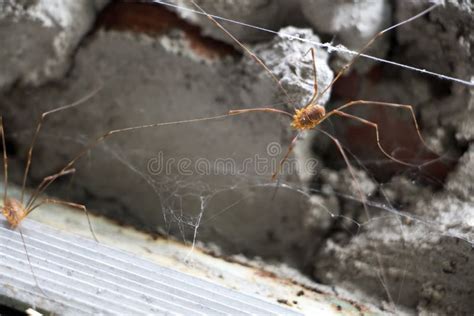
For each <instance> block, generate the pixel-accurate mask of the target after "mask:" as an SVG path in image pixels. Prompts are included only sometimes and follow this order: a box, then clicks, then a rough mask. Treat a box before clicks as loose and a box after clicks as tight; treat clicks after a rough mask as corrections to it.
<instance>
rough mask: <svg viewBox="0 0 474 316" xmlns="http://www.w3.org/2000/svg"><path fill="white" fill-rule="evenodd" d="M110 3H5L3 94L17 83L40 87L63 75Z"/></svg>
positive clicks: (0, 29) (0, 14) (0, 55)
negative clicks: (83, 40) (80, 44)
mask: <svg viewBox="0 0 474 316" xmlns="http://www.w3.org/2000/svg"><path fill="white" fill-rule="evenodd" d="M107 2H108V0H96V1H87V0H81V1H70V2H69V1H48V0H42V1H2V2H1V3H0V23H1V24H0V37H1V38H2V49H1V51H0V59H1V60H2V61H4V62H2V66H1V68H0V91H1V90H3V89H7V88H8V87H9V86H11V85H12V84H13V83H16V82H20V83H28V84H33V85H40V84H41V83H44V82H45V81H47V80H50V79H55V78H59V77H61V76H63V75H64V74H65V72H66V71H67V70H68V68H69V64H70V62H71V57H72V54H73V52H74V50H75V49H76V47H77V45H78V44H79V42H80V40H81V39H82V38H83V36H84V35H85V33H86V32H87V31H89V30H90V28H91V27H92V25H93V23H94V21H95V16H96V14H97V12H98V11H99V10H101V9H102V8H103V7H104V5H105V4H106V3H107ZM6 61H7V62H6Z"/></svg>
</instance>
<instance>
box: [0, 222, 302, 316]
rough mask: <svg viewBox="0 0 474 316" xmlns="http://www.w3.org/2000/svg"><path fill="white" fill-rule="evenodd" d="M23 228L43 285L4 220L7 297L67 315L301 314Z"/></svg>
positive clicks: (2, 291) (0, 236) (1, 250)
mask: <svg viewBox="0 0 474 316" xmlns="http://www.w3.org/2000/svg"><path fill="white" fill-rule="evenodd" d="M22 232H23V234H24V238H25V242H26V247H27V249H28V253H29V256H30V260H31V264H32V265H31V266H32V268H33V270H34V272H35V275H36V277H37V279H38V283H39V285H40V287H41V290H42V291H41V290H39V289H38V288H37V287H36V286H35V281H34V279H33V276H32V273H31V270H30V265H29V263H28V260H27V257H26V255H25V249H24V246H23V242H22V239H21V236H20V234H19V233H18V231H14V230H11V229H10V228H9V227H8V225H7V223H6V222H5V221H4V220H3V219H1V220H0V256H1V257H0V284H2V287H1V288H0V295H1V296H2V300H3V301H4V302H5V301H8V302H9V303H11V302H13V301H14V300H15V301H18V302H22V303H24V304H26V305H29V306H32V307H33V308H36V309H39V310H44V311H51V312H55V313H60V314H63V315H72V314H74V315H77V314H92V313H93V314H105V315H113V314H122V315H123V314H134V315H138V314H193V315H198V314H203V315H210V314H212V315H220V314H222V315H224V314H239V315H245V314H265V315H282V314H285V315H298V313H296V312H295V311H292V310H290V309H286V308H284V307H282V306H279V305H276V304H273V303H269V302H266V301H264V300H262V299H259V298H255V297H252V296H248V295H245V294H242V293H238V292H236V291H233V290H230V289H227V288H225V287H222V286H219V285H216V284H213V283H210V282H208V281H204V280H201V279H198V278H196V277H193V276H189V275H186V274H184V273H181V272H177V271H173V270H171V269H168V268H164V267H160V266H158V265H156V264H154V263H151V262H149V261H146V260H143V259H140V258H137V257H136V256H134V255H131V254H128V253H126V252H122V251H119V250H116V249H112V248H110V247H107V246H105V245H102V244H100V243H96V242H94V241H91V240H87V239H84V238H81V237H77V236H73V235H68V234H65V233H64V232H59V231H57V230H54V229H52V228H50V227H48V226H45V225H43V224H40V223H37V222H35V221H32V220H28V219H27V220H25V221H24V222H23V223H22ZM42 292H44V294H46V296H44V294H43V293H42Z"/></svg>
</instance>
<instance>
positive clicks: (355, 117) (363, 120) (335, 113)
mask: <svg viewBox="0 0 474 316" xmlns="http://www.w3.org/2000/svg"><path fill="white" fill-rule="evenodd" d="M334 115H339V116H342V117H347V118H350V119H353V120H357V121H359V122H361V123H363V124H366V125H369V126H371V127H373V128H374V129H375V138H376V141H377V146H378V147H379V149H380V151H381V152H382V153H383V154H384V155H385V156H386V157H387V158H389V159H391V160H393V161H395V162H398V163H399V164H402V165H405V166H409V167H415V168H416V167H419V166H418V165H415V164H411V163H408V162H404V161H402V160H400V159H397V158H395V157H393V156H392V155H390V154H389V153H388V152H387V151H385V149H383V147H382V145H381V144H380V133H379V126H378V124H377V123H374V122H372V121H368V120H365V119H363V118H360V117H358V116H355V115H352V114H348V113H345V112H341V111H335V112H334Z"/></svg>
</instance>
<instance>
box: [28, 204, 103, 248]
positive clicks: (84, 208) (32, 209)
mask: <svg viewBox="0 0 474 316" xmlns="http://www.w3.org/2000/svg"><path fill="white" fill-rule="evenodd" d="M43 204H56V205H65V206H69V207H73V208H77V209H80V210H82V211H83V212H84V213H85V214H86V217H87V223H88V225H89V230H90V231H91V234H92V237H94V240H95V241H96V242H99V240H98V239H97V236H96V234H95V232H94V229H93V228H92V223H91V220H90V218H89V212H88V211H87V208H86V207H85V205H82V204H78V203H73V202H66V201H61V200H56V199H50V198H48V199H44V200H41V202H39V203H38V204H36V205H34V206H32V207H31V208H30V209H28V211H27V213H26V214H27V215H28V214H30V213H31V212H33V211H34V210H35V209H36V208H38V207H40V206H41V205H43Z"/></svg>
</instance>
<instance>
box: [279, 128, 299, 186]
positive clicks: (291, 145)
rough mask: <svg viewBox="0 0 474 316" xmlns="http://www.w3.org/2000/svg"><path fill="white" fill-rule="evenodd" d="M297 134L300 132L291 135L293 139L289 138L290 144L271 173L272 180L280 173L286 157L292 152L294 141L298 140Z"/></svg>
mask: <svg viewBox="0 0 474 316" xmlns="http://www.w3.org/2000/svg"><path fill="white" fill-rule="evenodd" d="M299 134H300V133H298V134H296V136H295V137H293V139H292V140H291V143H290V146H288V150H287V151H286V154H285V156H283V158H282V159H281V160H280V163H279V164H278V166H277V170H275V172H274V173H273V175H272V181H275V180H276V178H277V176H278V174H279V173H280V171H281V169H282V168H283V164H284V163H285V161H286V160H287V159H288V157H289V156H290V154H291V152H292V151H293V149H294V148H295V145H296V141H297V140H298V136H299Z"/></svg>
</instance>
